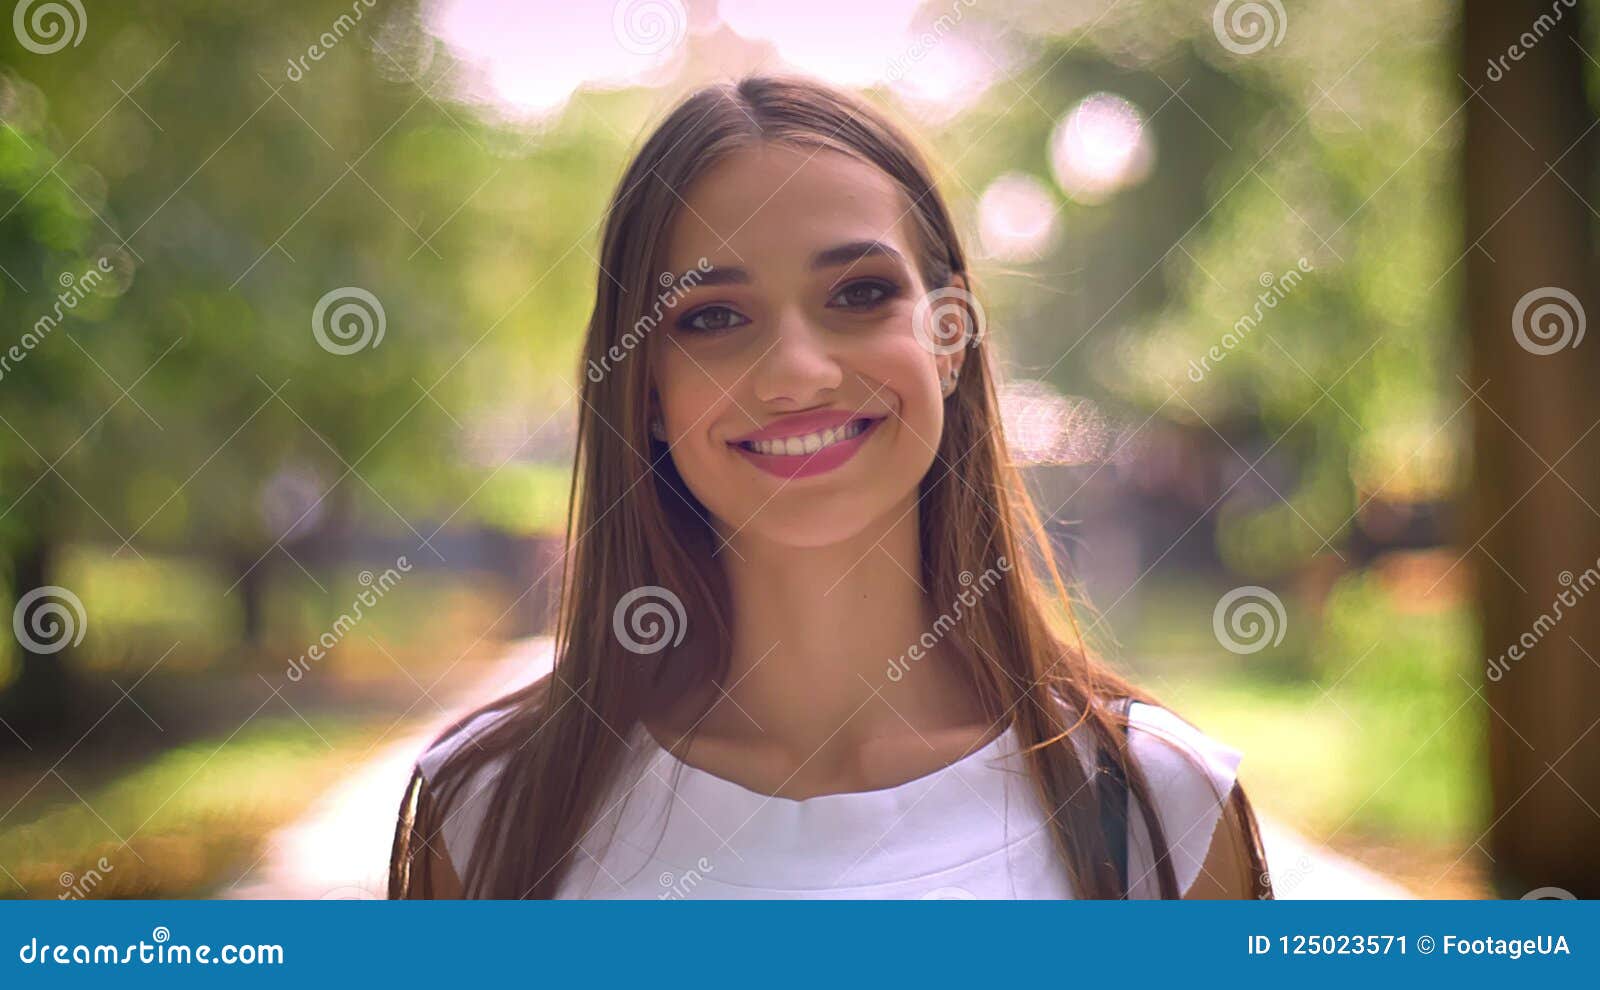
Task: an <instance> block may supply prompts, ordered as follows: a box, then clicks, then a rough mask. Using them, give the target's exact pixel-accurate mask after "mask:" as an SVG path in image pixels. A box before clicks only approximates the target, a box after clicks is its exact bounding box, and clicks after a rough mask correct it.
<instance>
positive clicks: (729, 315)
mask: <svg viewBox="0 0 1600 990" xmlns="http://www.w3.org/2000/svg"><path fill="white" fill-rule="evenodd" d="M749 322H750V321H749V320H748V319H747V318H745V317H744V316H742V315H740V314H739V313H736V312H734V311H733V310H731V309H729V308H728V307H726V306H720V305H712V306H702V307H700V308H699V309H697V310H695V311H694V312H692V313H689V314H688V315H686V316H684V317H683V319H681V320H679V321H678V323H677V326H678V329H679V330H684V331H687V332H689V333H724V332H726V331H728V330H732V329H733V328H734V327H742V326H744V325H745V324H746V323H749Z"/></svg>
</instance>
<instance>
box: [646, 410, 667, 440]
mask: <svg viewBox="0 0 1600 990" xmlns="http://www.w3.org/2000/svg"><path fill="white" fill-rule="evenodd" d="M650 435H651V436H652V437H654V438H655V439H657V440H660V441H661V442H662V443H666V442H667V430H666V427H664V426H662V425H661V417H660V416H651V417H650Z"/></svg>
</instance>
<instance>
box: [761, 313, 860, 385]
mask: <svg viewBox="0 0 1600 990" xmlns="http://www.w3.org/2000/svg"><path fill="white" fill-rule="evenodd" d="M751 380H752V382H753V384H754V388H755V392H756V396H757V397H758V398H759V399H760V400H761V401H762V402H770V403H775V404H776V403H784V402H790V403H793V404H796V405H800V406H809V405H814V404H815V403H816V402H817V400H819V399H820V398H822V397H823V393H825V392H830V391H833V390H834V389H837V388H838V387H839V384H840V382H842V381H843V380H844V371H843V369H842V368H840V366H839V361H838V359H837V358H836V357H835V355H834V353H833V350H832V343H831V342H830V341H829V340H828V339H827V331H825V330H823V329H822V328H820V327H818V326H816V325H815V324H814V323H812V321H810V320H808V319H806V317H805V316H804V314H802V313H798V312H793V311H791V312H789V313H788V314H786V315H785V316H783V317H782V318H780V319H779V320H778V323H777V325H776V326H775V328H774V339H773V340H772V341H771V342H770V343H769V345H768V347H767V351H766V353H765V354H763V355H762V356H761V358H760V360H759V361H758V363H757V365H756V368H755V370H754V371H753V372H752V373H751Z"/></svg>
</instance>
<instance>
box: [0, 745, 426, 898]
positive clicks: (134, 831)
mask: <svg viewBox="0 0 1600 990" xmlns="http://www.w3.org/2000/svg"><path fill="white" fill-rule="evenodd" d="M393 724H394V719H393V717H392V716H382V717H371V718H364V719H361V718H350V719H340V718H337V717H334V718H327V717H324V718H319V719H318V720H317V727H316V732H313V731H312V730H311V729H310V728H309V727H308V726H307V725H306V723H305V722H303V721H301V720H300V719H299V718H297V717H295V716H293V715H284V716H276V715H274V716H262V717H261V718H259V719H256V720H253V721H251V722H250V723H248V724H247V725H245V727H244V728H242V729H240V730H239V731H238V733H237V734H236V735H233V736H232V737H231V738H230V737H228V736H219V737H215V738H209V739H203V740H196V741H193V742H190V743H187V744H185V745H182V746H179V747H176V748H174V749H172V750H170V751H168V752H166V753H164V754H162V755H160V756H158V757H156V758H154V759H151V760H149V761H148V762H145V763H143V764H142V765H139V766H136V767H132V768H130V769H129V770H128V771H127V772H126V773H125V774H123V775H122V776H120V777H118V778H117V779H116V780H115V781H114V782H113V783H110V784H108V785H106V786H104V787H99V788H91V789H89V790H88V791H87V792H81V797H82V800H81V801H80V800H78V799H77V798H76V797H74V795H73V793H72V790H71V789H69V786H68V784H65V783H63V782H62V781H61V780H60V779H58V778H53V777H52V778H50V779H46V780H45V781H44V782H43V783H41V784H40V785H39V786H38V788H37V789H36V790H35V791H34V792H33V793H32V794H30V795H29V797H28V798H27V799H25V800H24V801H23V802H22V803H21V804H20V805H19V806H18V807H17V808H16V809H15V810H13V811H12V812H11V814H10V815H8V816H7V818H6V824H5V825H3V826H0V863H3V864H8V869H9V871H10V874H11V875H10V876H9V877H0V896H4V897H33V898H48V897H63V895H70V893H71V892H72V891H74V890H76V889H81V888H82V886H83V885H84V883H85V881H84V880H83V879H82V878H84V877H86V876H87V875H89V874H90V872H91V871H93V872H94V873H96V874H98V877H97V878H96V880H95V881H94V883H93V885H92V889H91V890H89V891H88V892H87V896H89V897H95V898H106V897H113V898H170V897H196V896H204V894H205V892H207V891H208V890H211V889H213V888H216V887H218V886H222V887H226V886H227V885H229V884H232V883H233V882H234V881H235V880H237V879H238V878H239V876H240V874H241V873H243V872H244V871H246V870H247V869H248V868H249V867H250V866H251V864H252V862H253V861H254V860H255V858H256V857H257V856H258V855H259V854H260V851H261V849H262V843H263V840H264V839H265V837H266V836H268V835H269V834H270V833H271V832H272V831H273V830H274V829H276V828H278V827H279V826H282V825H285V824H288V823H289V822H290V821H292V820H293V819H294V818H295V817H296V816H297V815H299V814H300V813H301V812H303V811H304V810H305V809H306V808H307V806H309V805H310V803H311V802H312V800H313V799H314V798H316V796H317V795H318V794H319V793H321V791H322V790H323V789H324V788H326V787H327V786H329V785H330V784H332V783H333V782H334V781H335V780H336V779H337V778H338V777H339V776H340V775H341V774H343V773H345V772H347V771H348V770H350V769H351V761H353V760H359V759H360V758H361V757H363V756H364V755H365V754H366V753H367V752H368V751H369V748H370V747H371V746H373V744H374V743H376V742H377V741H379V739H380V737H382V736H383V735H384V733H385V732H386V730H388V729H389V728H390V727H391V726H392V725H393ZM319 734H320V736H321V738H318V735H319ZM390 738H392V734H391V735H390ZM396 802H397V804H398V796H397V797H396ZM119 837H120V838H119ZM123 839H126V840H127V845H124V844H123V842H122V840H123ZM107 866H109V869H106V868H105V867H107ZM19 884H20V888H19Z"/></svg>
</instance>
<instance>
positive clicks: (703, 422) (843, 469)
mask: <svg viewBox="0 0 1600 990" xmlns="http://www.w3.org/2000/svg"><path fill="white" fill-rule="evenodd" d="M678 192H679V195H680V196H682V198H683V201H684V202H683V205H682V207H681V208H680V210H679V214H678V217H677V219H676V221H675V222H674V224H673V226H672V229H671V231H670V233H669V236H668V243H667V262H668V264H667V271H668V272H671V273H672V274H674V275H675V276H677V277H678V278H679V282H678V285H677V287H676V288H675V289H673V290H672V292H673V294H674V295H675V296H677V297H678V298H677V301H676V303H675V304H674V305H672V307H671V308H670V309H668V310H666V315H665V316H664V317H663V319H662V323H661V326H660V327H659V329H658V332H657V335H658V336H659V337H660V339H657V340H655V341H653V342H652V346H653V347H655V349H656V350H655V353H656V362H655V365H654V368H655V370H654V382H653V384H654V387H655V392H656V397H657V400H658V405H657V409H658V410H659V414H660V416H661V420H662V425H663V426H664V428H665V433H666V437H667V441H668V442H669V444H670V445H671V455H672V459H673V463H674V464H675V465H676V467H677V469H678V472H679V474H681V475H682V476H683V479H684V482H685V483H686V484H687V485H688V487H689V489H690V490H691V491H693V492H694V494H695V496H696V497H698V498H699V499H700V501H701V502H702V503H703V504H704V505H705V506H706V508H707V509H709V510H710V512H711V513H712V515H713V516H714V517H715V518H714V519H713V525H714V526H715V527H716V528H717V530H718V532H719V535H720V536H721V537H722V538H723V539H724V540H727V541H728V542H736V541H737V540H739V539H740V538H742V537H743V538H751V537H754V538H759V539H763V540H769V541H772V542H776V543H780V544H785V545H789V546H794V547H815V546H823V545H827V544H830V543H835V542H838V541H841V540H844V539H847V538H849V537H851V536H853V535H855V534H857V533H859V532H860V531H861V530H862V529H864V528H865V527H866V526H867V524H868V523H870V522H872V521H874V520H876V519H879V518H880V517H883V516H884V515H885V514H887V513H890V512H894V513H895V514H896V516H898V515H899V514H901V513H903V512H905V511H906V509H907V508H908V507H909V503H910V502H911V500H914V499H915V497H916V491H917V485H918V482H919V481H920V480H921V479H922V477H923V475H924V474H926V473H927V471H928V468H929V466H930V465H931V464H932V463H933V459H934V455H935V452H936V451H937V449H938V446H939V436H940V433H941V431H942V429H943V425H944V406H943V403H944V399H943V395H942V392H941V387H940V386H941V382H942V380H943V378H944V377H945V376H946V375H947V374H948V373H949V369H950V368H951V367H953V366H954V367H958V366H959V362H960V361H961V358H962V354H961V351H960V349H957V350H956V351H955V353H952V354H943V353H935V352H936V351H942V350H945V349H946V348H941V347H933V346H924V345H923V343H921V341H922V340H924V339H929V338H928V335H927V332H926V331H923V332H921V333H920V334H919V333H913V314H914V313H915V312H916V308H917V302H918V300H919V299H921V298H922V297H923V296H924V295H925V294H926V293H927V292H928V291H929V289H930V288H937V287H929V286H925V285H923V283H922V280H921V278H920V276H919V275H918V273H917V270H916V267H915V264H914V261H913V259H914V258H915V257H916V254H915V251H914V245H915V244H916V241H915V240H914V237H915V233H914V230H915V227H914V224H915V220H914V218H913V217H912V214H911V212H910V209H909V205H910V204H909V203H908V202H907V201H906V197H905V196H904V195H903V194H902V192H901V191H900V189H899V187H898V186H897V185H895V183H894V182H893V180H891V179H890V178H889V177H888V176H886V175H884V174H883V173H882V172H880V171H879V170H878V169H876V168H874V167H873V166H871V165H868V164H865V163H862V162H859V161H857V160H855V159H853V158H851V157H849V156H847V155H844V154H841V153H838V152H834V151H827V150H822V151H813V150H810V149H798V148H794V147H790V146H786V145H778V144H762V145H758V146H755V147H752V148H749V149H744V150H741V151H738V152H735V153H734V154H732V155H730V156H729V157H728V158H725V159H723V160H722V161H721V162H719V163H718V164H717V165H716V166H715V167H714V168H712V169H711V170H710V171H708V172H706V173H704V174H703V175H701V176H700V178H699V179H697V180H696V181H695V182H694V183H693V184H692V185H691V186H690V187H689V188H688V189H687V190H679V191H678ZM702 259H704V260H705V262H706V263H707V265H706V266H705V268H704V269H702V267H701V261H702ZM685 290H687V291H685ZM924 312H926V311H924ZM891 521H892V520H891Z"/></svg>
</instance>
